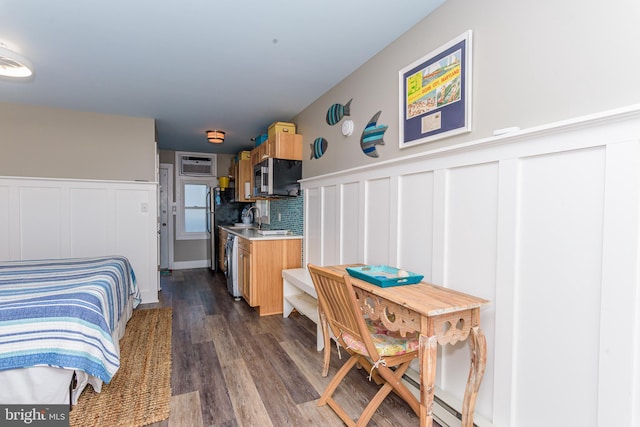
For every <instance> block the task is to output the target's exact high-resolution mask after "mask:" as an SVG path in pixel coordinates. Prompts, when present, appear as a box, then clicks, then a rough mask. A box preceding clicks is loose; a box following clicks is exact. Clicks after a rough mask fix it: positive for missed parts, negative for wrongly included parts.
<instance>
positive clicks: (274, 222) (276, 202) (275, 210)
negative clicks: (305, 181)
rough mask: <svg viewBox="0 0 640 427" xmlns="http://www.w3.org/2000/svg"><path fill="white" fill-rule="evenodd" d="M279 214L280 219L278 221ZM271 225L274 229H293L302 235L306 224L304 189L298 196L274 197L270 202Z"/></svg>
mask: <svg viewBox="0 0 640 427" xmlns="http://www.w3.org/2000/svg"><path fill="white" fill-rule="evenodd" d="M278 215H279V218H280V220H279V221H278ZM269 217H270V218H269V219H270V220H269V226H270V228H272V229H287V230H291V232H292V233H293V234H295V235H296V236H302V234H303V225H304V191H300V195H299V196H298V197H289V198H286V199H273V200H271V202H270V203H269Z"/></svg>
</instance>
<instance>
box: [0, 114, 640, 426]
mask: <svg viewBox="0 0 640 427" xmlns="http://www.w3.org/2000/svg"><path fill="white" fill-rule="evenodd" d="M301 184H302V188H303V189H304V191H305V194H307V195H310V197H308V198H307V199H306V201H305V203H306V206H305V240H304V244H305V248H304V254H305V262H306V263H308V262H312V263H317V264H321V265H328V264H340V263H352V262H360V263H365V264H390V265H395V266H398V267H401V268H405V269H407V270H410V271H414V272H416V273H420V274H424V275H425V279H426V280H428V281H431V282H433V283H436V284H440V285H443V286H446V287H450V288H453V289H457V290H460V291H463V292H467V293H471V294H473V295H477V296H479V297H482V298H486V299H488V300H491V301H492V303H491V304H490V305H488V306H487V307H484V308H483V309H482V311H481V325H482V328H483V330H484V332H485V334H486V338H487V343H488V363H487V369H486V373H485V377H484V380H483V383H482V386H481V388H480V391H479V394H478V400H477V404H476V414H477V415H479V416H481V417H482V418H484V419H487V420H489V422H490V423H493V425H496V426H498V425H499V426H518V427H528V426H538V425H544V424H547V423H549V422H550V421H549V420H551V423H552V424H554V425H580V426H609V425H615V426H628V427H632V426H637V425H640V365H639V364H638V363H637V361H638V360H640V291H639V288H640V287H639V286H638V285H639V283H638V271H639V269H638V267H639V265H638V263H639V261H638V260H639V259H640V258H639V256H640V250H639V249H640V230H639V227H638V226H639V224H640V106H630V107H628V108H623V109H618V110H615V111H608V112H603V113H599V114H595V115H591V116H588V117H581V118H576V119H573V120H567V121H564V122H560V123H553V124H549V125H545V126H540V127H537V128H532V129H526V130H523V131H518V132H515V133H513V134H508V135H501V136H498V137H493V138H487V139H484V140H479V141H473V142H470V143H464V144H460V145H459V146H454V147H449V148H447V149H436V150H433V151H427V152H423V153H419V154H417V155H414V156H407V157H405V158H403V159H393V160H391V161H382V162H377V163H375V164H373V165H371V166H365V167H358V168H355V169H351V170H346V171H341V172H337V173H332V174H328V175H323V176H317V177H312V178H307V179H304V180H302V181H301ZM0 215H1V214H0ZM336 248H338V250H336ZM438 358H439V360H438V377H437V387H438V389H439V390H442V395H443V396H446V399H445V400H446V401H447V402H448V403H450V404H452V406H454V407H455V406H456V405H457V403H456V401H457V400H460V401H461V400H462V396H463V393H464V386H465V383H466V379H467V374H468V369H469V348H468V346H467V344H464V343H463V344H460V343H459V344H458V345H456V346H451V347H447V348H444V349H443V350H442V351H441V352H440V353H439V356H438ZM459 409H460V408H458V410H459Z"/></svg>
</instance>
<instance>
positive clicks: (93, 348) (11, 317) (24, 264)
mask: <svg viewBox="0 0 640 427" xmlns="http://www.w3.org/2000/svg"><path fill="white" fill-rule="evenodd" d="M130 296H133V298H135V301H134V304H135V305H137V304H138V303H139V302H140V299H139V290H138V287H137V285H136V283H135V275H134V272H133V268H132V267H131V264H130V263H129V260H127V258H125V257H121V256H111V257H100V258H73V259H60V260H38V261H10V262H0V371H2V370H6V369H15V368H27V367H32V366H53V367H61V368H68V369H75V370H81V371H84V372H86V373H88V374H90V375H93V376H95V377H97V378H100V379H101V380H102V381H104V382H105V383H109V382H110V381H111V378H112V377H113V375H114V374H115V373H116V371H117V370H118V368H119V367H120V355H119V350H118V349H119V346H118V343H114V339H113V337H112V333H113V331H114V328H115V327H116V325H117V324H118V321H119V320H120V317H121V316H122V314H123V313H124V311H125V309H126V306H127V300H128V298H129V297H130Z"/></svg>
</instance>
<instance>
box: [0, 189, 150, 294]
mask: <svg viewBox="0 0 640 427" xmlns="http://www.w3.org/2000/svg"><path fill="white" fill-rule="evenodd" d="M156 187H157V185H156V184H155V183H143V182H126V181H89V180H87V181H83V180H67V179H46V178H20V177H0V259H6V260H26V259H43V258H77V257H93V256H106V255H123V256H126V257H127V258H128V259H129V260H130V261H131V264H132V265H133V268H134V271H135V274H136V280H137V283H138V286H139V288H140V292H141V296H142V302H143V303H152V302H157V301H158V284H159V274H158V263H157V259H158V258H157V238H158V234H157V214H156V213H157V200H156V194H157V191H156Z"/></svg>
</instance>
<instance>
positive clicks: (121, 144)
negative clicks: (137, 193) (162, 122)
mask: <svg viewBox="0 0 640 427" xmlns="http://www.w3.org/2000/svg"><path fill="white" fill-rule="evenodd" d="M0 129H1V132H0V153H1V155H0V175H2V176H27V177H47V178H79V179H102V180H122V181H135V180H141V181H151V182H153V181H155V180H156V176H155V152H156V147H155V122H154V120H153V119H149V118H138V117H125V116H115V115H108V114H98V113H87V112H80V111H72V110H65V109H60V108H49V107H35V106H29V105H21V104H9V103H0Z"/></svg>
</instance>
